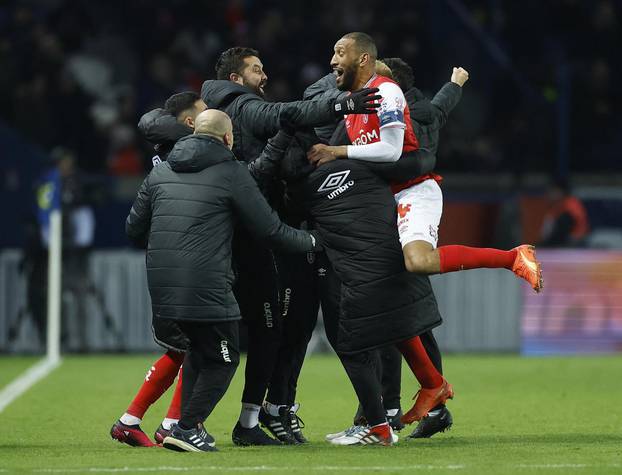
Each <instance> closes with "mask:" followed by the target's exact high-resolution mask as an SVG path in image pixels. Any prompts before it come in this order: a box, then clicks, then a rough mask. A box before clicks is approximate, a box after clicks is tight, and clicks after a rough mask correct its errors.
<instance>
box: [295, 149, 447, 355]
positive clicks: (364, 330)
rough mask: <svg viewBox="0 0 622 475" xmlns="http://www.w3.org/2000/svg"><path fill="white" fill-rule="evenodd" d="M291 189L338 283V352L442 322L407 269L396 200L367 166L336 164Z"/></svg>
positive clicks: (426, 286)
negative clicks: (318, 236)
mask: <svg viewBox="0 0 622 475" xmlns="http://www.w3.org/2000/svg"><path fill="white" fill-rule="evenodd" d="M292 192H293V193H294V194H295V196H296V198H297V200H298V201H299V202H301V203H303V204H304V207H305V208H306V210H307V211H308V212H309V214H310V216H311V218H312V220H313V225H314V229H316V230H317V231H318V232H319V233H320V235H321V237H322V243H323V246H324V249H325V251H326V254H327V255H328V258H329V260H330V262H331V264H332V266H333V268H334V270H335V273H336V274H337V276H338V277H339V279H340V280H341V282H342V286H341V307H340V318H339V332H338V337H337V349H338V351H339V352H342V353H355V352H359V351H363V350H368V349H372V348H377V347H380V346H383V345H387V344H391V343H395V342H398V341H402V340H405V339H407V338H410V337H413V336H415V335H419V334H421V333H424V332H426V331H428V330H430V329H432V328H434V327H435V326H437V325H440V324H441V321H442V320H441V317H440V313H439V311H438V308H437V304H436V298H435V297H434V293H433V292H432V287H431V285H430V280H429V279H428V277H427V276H425V275H419V274H412V273H409V272H407V271H406V269H405V267H404V257H403V255H402V249H401V246H400V243H399V237H398V233H397V226H396V217H395V199H394V198H393V194H392V193H391V190H390V188H389V187H388V186H387V184H386V182H384V181H383V180H382V179H381V178H380V177H379V176H378V175H376V174H375V173H373V172H372V171H371V170H370V168H369V167H367V166H366V165H365V164H364V163H361V162H358V161H356V160H335V161H332V162H329V163H327V164H325V165H322V166H321V167H318V168H317V169H316V170H315V171H314V172H313V173H311V174H310V175H309V176H307V177H306V178H305V179H304V180H302V181H299V182H298V184H297V186H292Z"/></svg>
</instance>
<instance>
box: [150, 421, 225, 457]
mask: <svg viewBox="0 0 622 475" xmlns="http://www.w3.org/2000/svg"><path fill="white" fill-rule="evenodd" d="M162 445H163V447H164V448H166V449H170V450H175V451H177V452H218V449H217V448H216V447H215V445H216V441H215V440H214V438H213V437H212V436H211V435H209V434H208V433H207V431H206V430H205V427H203V424H199V425H198V427H196V428H193V429H188V430H184V429H182V428H181V427H179V426H178V425H177V424H175V425H174V426H173V427H172V428H171V433H170V434H169V435H168V436H166V437H165V438H164V442H163V443H162Z"/></svg>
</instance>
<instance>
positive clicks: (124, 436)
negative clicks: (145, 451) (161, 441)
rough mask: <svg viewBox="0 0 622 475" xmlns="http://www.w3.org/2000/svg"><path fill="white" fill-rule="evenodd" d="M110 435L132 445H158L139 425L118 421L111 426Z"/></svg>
mask: <svg viewBox="0 0 622 475" xmlns="http://www.w3.org/2000/svg"><path fill="white" fill-rule="evenodd" d="M110 437H112V438H113V439H114V440H118V441H119V442H121V443H124V444H127V445H131V446H132V447H156V444H154V443H153V442H151V439H149V437H147V434H145V433H144V432H143V431H142V429H141V428H140V426H139V425H135V426H128V425H125V424H123V422H121V421H117V422H115V423H114V425H113V426H112V427H111V428H110Z"/></svg>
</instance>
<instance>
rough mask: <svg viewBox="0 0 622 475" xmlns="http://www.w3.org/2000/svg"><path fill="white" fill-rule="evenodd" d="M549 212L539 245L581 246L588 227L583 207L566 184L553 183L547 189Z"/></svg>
mask: <svg viewBox="0 0 622 475" xmlns="http://www.w3.org/2000/svg"><path fill="white" fill-rule="evenodd" d="M549 200H550V205H549V210H548V212H547V214H546V216H545V218H544V223H543V225H542V231H541V233H540V239H541V242H540V245H541V246H548V247H577V246H582V245H583V242H584V241H585V238H586V236H587V235H588V233H589V230H590V225H589V221H588V217H587V212H586V211H585V206H583V203H582V202H581V201H580V200H579V199H578V198H577V197H576V196H573V195H572V191H571V189H570V186H569V184H568V182H566V181H565V180H557V181H555V182H554V183H553V184H552V186H551V188H550V189H549Z"/></svg>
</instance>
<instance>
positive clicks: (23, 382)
mask: <svg viewBox="0 0 622 475" xmlns="http://www.w3.org/2000/svg"><path fill="white" fill-rule="evenodd" d="M60 363H61V360H60V359H51V358H44V359H42V360H41V361H39V362H38V363H35V364H34V365H32V366H31V367H30V368H28V369H27V370H26V371H24V372H23V373H22V374H21V375H20V376H19V377H18V378H17V379H15V380H13V381H12V382H10V383H9V384H8V386H6V387H5V388H4V389H2V390H0V413H1V412H2V411H4V410H5V409H6V407H7V406H8V405H9V404H11V403H12V402H13V401H15V400H16V399H17V398H18V397H20V396H21V395H22V394H24V393H25V392H26V391H28V390H29V389H30V388H31V387H32V386H34V385H35V384H36V383H37V382H38V381H40V380H42V379H43V378H45V377H46V376H47V375H48V374H50V373H51V372H52V371H54V369H56V368H57V367H58V366H59V365H60Z"/></svg>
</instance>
